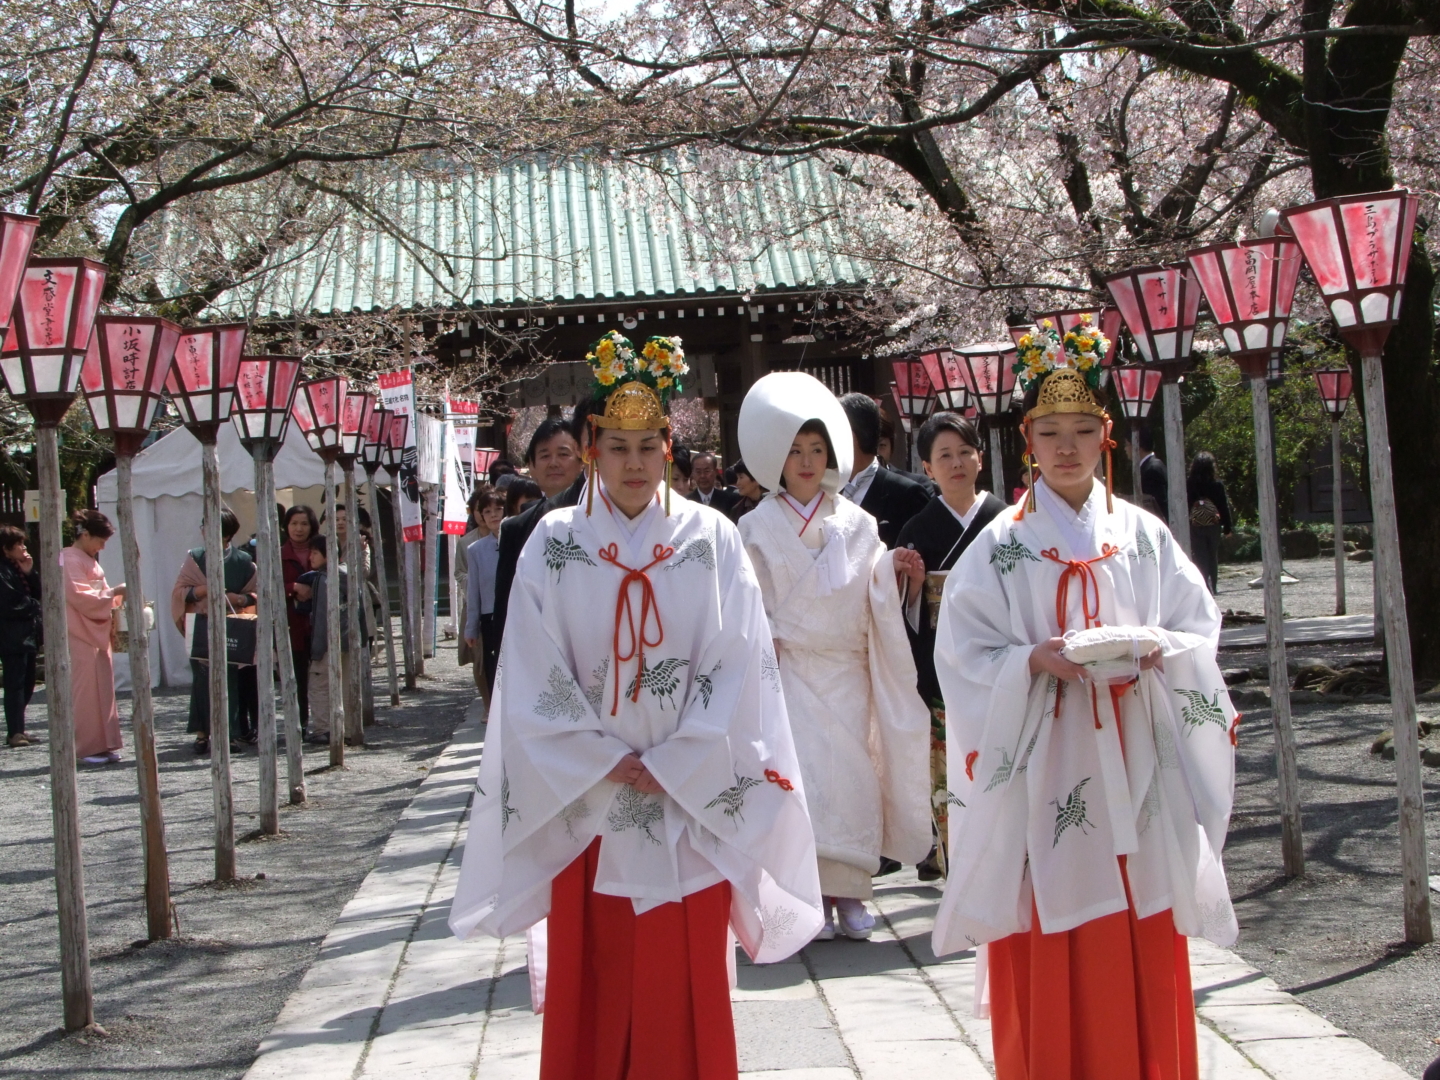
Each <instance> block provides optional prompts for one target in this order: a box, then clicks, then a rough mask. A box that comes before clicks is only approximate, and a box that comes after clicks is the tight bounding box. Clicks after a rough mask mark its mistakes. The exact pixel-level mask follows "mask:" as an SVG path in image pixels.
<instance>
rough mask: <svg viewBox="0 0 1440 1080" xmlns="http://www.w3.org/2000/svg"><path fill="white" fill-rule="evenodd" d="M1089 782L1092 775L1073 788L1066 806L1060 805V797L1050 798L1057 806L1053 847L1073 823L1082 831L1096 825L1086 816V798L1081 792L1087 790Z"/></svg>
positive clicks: (1051, 803)
mask: <svg viewBox="0 0 1440 1080" xmlns="http://www.w3.org/2000/svg"><path fill="white" fill-rule="evenodd" d="M1089 782H1090V777H1088V776H1087V777H1085V779H1084V780H1081V781H1080V782H1079V783H1078V784H1076V785H1075V786H1074V787H1073V788H1071V789H1070V796H1069V798H1067V799H1066V800H1065V805H1064V806H1061V805H1060V800H1059V799H1051V800H1050V805H1051V806H1053V807H1055V843H1053V844H1051V845H1050V846H1051V847H1055V846H1056V845H1058V844H1059V843H1060V837H1061V835H1062V834H1063V833H1064V832H1065V830H1066V829H1068V828H1070V826H1072V825H1075V826H1078V827H1079V829H1080V831H1081V832H1082V833H1085V828H1086V826H1089V827H1090V828H1092V829H1093V828H1094V827H1095V823H1094V822H1093V821H1091V820H1090V819H1089V818H1088V817H1086V816H1085V800H1084V799H1082V798H1081V797H1080V792H1082V791H1084V790H1085V785H1086V784H1088V783H1089ZM1086 835H1087V836H1088V835H1089V834H1088V833H1086Z"/></svg>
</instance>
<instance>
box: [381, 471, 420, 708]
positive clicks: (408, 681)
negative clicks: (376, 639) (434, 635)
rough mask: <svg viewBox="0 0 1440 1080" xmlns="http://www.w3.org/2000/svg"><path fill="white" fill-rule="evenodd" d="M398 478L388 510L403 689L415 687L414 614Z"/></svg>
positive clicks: (392, 483) (393, 481) (387, 604)
mask: <svg viewBox="0 0 1440 1080" xmlns="http://www.w3.org/2000/svg"><path fill="white" fill-rule="evenodd" d="M401 498H403V496H402V495H401V494H400V480H399V478H398V477H392V478H391V480H390V511H391V514H392V515H393V518H394V521H395V562H396V566H395V570H396V572H397V573H398V574H399V575H400V646H401V650H402V652H403V653H404V657H405V689H406V690H414V689H415V634H414V631H413V630H412V629H411V625H410V624H411V620H412V619H413V617H414V614H415V605H414V604H412V603H411V601H410V594H411V593H412V592H414V589H413V588H412V583H413V578H412V575H411V570H410V557H411V556H410V552H409V550H408V548H409V545H408V544H406V543H405V521H404V518H403V517H402V516H401V512H400V500H401ZM385 604H386V607H387V608H388V607H389V604H390V598H389V597H388V596H387V597H386V598H385Z"/></svg>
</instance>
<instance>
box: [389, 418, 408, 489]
mask: <svg viewBox="0 0 1440 1080" xmlns="http://www.w3.org/2000/svg"><path fill="white" fill-rule="evenodd" d="M409 436H410V417H408V416H406V415H404V414H403V413H393V414H392V415H391V417H390V427H389V430H388V431H387V432H386V438H385V471H386V472H388V473H389V474H390V475H391V476H399V475H400V466H401V464H402V463H403V462H404V460H405V442H406V440H407V439H408V438H409Z"/></svg>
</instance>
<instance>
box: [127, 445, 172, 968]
mask: <svg viewBox="0 0 1440 1080" xmlns="http://www.w3.org/2000/svg"><path fill="white" fill-rule="evenodd" d="M136 441H137V442H138V441H139V440H138V439H137V440H136ZM134 460H135V458H134V455H133V454H127V453H122V452H120V446H119V439H118V437H117V445H116V454H115V486H116V502H115V516H116V517H117V518H118V519H119V520H118V521H117V522H116V524H117V525H118V526H119V530H120V556H121V558H122V559H124V561H125V621H126V624H127V625H128V626H129V628H130V632H129V639H130V641H129V655H130V724H131V726H132V727H133V728H134V731H135V773H136V779H137V781H138V783H139V788H140V838H141V850H142V852H143V853H144V859H145V931H146V935H147V936H148V937H149V939H150V940H151V941H159V940H160V939H162V938H168V937H169V936H170V934H171V932H172V927H173V925H174V920H173V919H172V918H171V915H170V856H169V854H168V853H167V852H166V850H165V813H164V811H163V809H162V808H161V805H160V764H159V761H158V760H157V758H156V754H155V708H154V702H153V701H152V700H151V698H150V636H149V632H148V631H147V630H146V629H145V591H144V578H143V576H142V575H141V572H140V545H139V543H138V542H137V540H136V534H135V504H134V502H133V499H134V494H133V487H132V479H131V478H132V468H131V466H132V464H133V462H134Z"/></svg>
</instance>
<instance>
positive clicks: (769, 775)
mask: <svg viewBox="0 0 1440 1080" xmlns="http://www.w3.org/2000/svg"><path fill="white" fill-rule="evenodd" d="M765 779H766V780H769V781H770V783H772V784H777V785H779V788H780V790H781V791H794V790H795V785H794V784H792V783H791V782H790V781H789V780H787V779H785V777H783V776H781V775H780V774H779V773H778V772H776V771H775V770H774V769H766V770H765Z"/></svg>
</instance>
